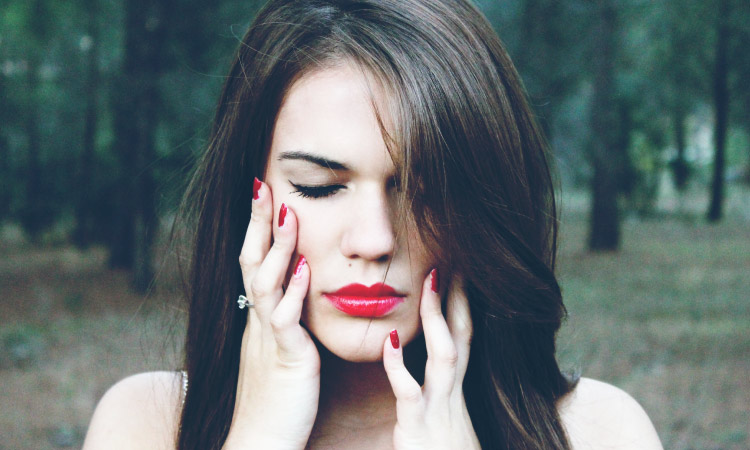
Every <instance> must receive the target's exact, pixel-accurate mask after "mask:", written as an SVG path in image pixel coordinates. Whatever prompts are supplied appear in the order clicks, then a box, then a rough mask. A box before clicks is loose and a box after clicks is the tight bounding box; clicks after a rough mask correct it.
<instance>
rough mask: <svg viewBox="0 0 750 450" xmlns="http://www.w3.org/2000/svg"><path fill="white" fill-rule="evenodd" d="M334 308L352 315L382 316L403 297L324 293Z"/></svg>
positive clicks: (400, 301) (401, 300) (399, 302)
mask: <svg viewBox="0 0 750 450" xmlns="http://www.w3.org/2000/svg"><path fill="white" fill-rule="evenodd" d="M325 297H326V298H327V299H328V301H330V302H331V303H332V304H333V306H334V307H336V309H338V310H339V311H341V312H343V313H344V314H348V315H350V316H354V317H383V316H385V315H386V314H388V313H390V312H391V311H393V310H394V309H396V307H397V306H398V305H399V304H401V303H403V301H404V298H403V297H352V296H340V295H333V294H325Z"/></svg>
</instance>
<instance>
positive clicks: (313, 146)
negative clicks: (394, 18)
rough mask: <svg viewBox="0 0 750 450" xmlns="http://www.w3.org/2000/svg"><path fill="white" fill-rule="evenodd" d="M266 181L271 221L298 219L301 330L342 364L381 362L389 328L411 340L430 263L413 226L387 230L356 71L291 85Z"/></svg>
mask: <svg viewBox="0 0 750 450" xmlns="http://www.w3.org/2000/svg"><path fill="white" fill-rule="evenodd" d="M375 95H376V97H375V101H376V102H377V103H378V105H383V106H384V105H385V102H384V99H383V98H382V96H381V97H380V98H379V97H378V95H377V94H375ZM380 109H381V117H382V119H383V121H384V123H389V122H388V120H389V118H388V117H387V116H385V117H384V116H383V113H384V112H385V111H386V108H380ZM265 178H266V179H265V181H266V183H267V184H268V185H269V186H270V188H271V191H272V193H273V202H274V209H275V214H276V216H278V212H279V207H280V206H281V204H282V203H285V204H286V205H287V206H289V207H290V208H291V209H292V210H294V212H295V213H296V215H297V218H298V223H299V231H298V238H297V254H302V255H304V256H305V258H306V259H307V262H308V264H309V267H310V271H311V279H310V288H309V290H308V296H307V299H306V300H305V305H304V309H303V312H302V321H303V323H304V324H305V325H306V326H307V328H308V330H310V331H311V332H312V333H313V334H314V335H315V336H316V337H317V339H318V340H319V341H320V342H321V343H322V344H323V345H324V346H325V347H326V348H327V349H328V350H330V351H331V352H332V353H333V354H335V355H337V356H339V357H340V358H343V359H346V360H349V361H359V362H363V361H377V360H378V359H380V358H381V357H382V348H383V342H384V340H385V339H386V337H387V336H388V333H389V332H390V331H391V330H392V329H394V328H396V329H398V332H399V336H400V338H401V341H402V342H403V343H408V342H409V341H411V340H412V339H413V338H414V336H415V335H417V333H419V332H420V329H421V327H420V321H419V302H420V298H421V288H422V282H423V280H424V279H425V277H426V276H427V274H428V273H429V271H430V270H431V269H432V267H433V265H434V263H435V262H434V261H432V260H431V258H430V257H429V256H428V254H427V252H426V251H425V249H424V248H423V245H422V244H421V243H420V239H419V236H418V232H417V230H416V228H415V227H414V226H413V225H407V226H405V227H402V228H407V229H400V230H396V229H394V227H396V226H397V217H396V215H395V206H396V201H397V192H396V189H397V188H396V182H395V179H396V173H395V168H394V165H393V162H392V160H391V158H390V155H389V153H388V151H387V149H386V145H385V142H384V141H383V137H382V135H381V131H380V127H379V126H378V120H377V117H376V115H375V111H374V110H373V107H372V98H371V94H370V91H369V90H368V85H367V81H366V79H365V77H364V76H363V75H362V73H361V72H360V71H358V70H357V69H356V68H354V67H352V66H349V65H341V66H340V67H335V68H331V69H321V70H320V71H316V72H313V73H310V74H307V75H305V76H303V77H302V78H300V79H299V80H298V81H297V82H295V83H294V84H293V85H292V87H291V88H290V90H289V92H288V94H287V96H286V99H285V100H284V103H283V105H282V107H281V110H280V111H279V115H278V118H277V121H276V124H275V128H274V133H273V140H272V143H271V152H270V155H269V159H268V166H267V168H266V174H265ZM275 220H276V218H275ZM403 223H404V224H412V223H413V222H412V221H411V220H405V221H403ZM293 262H294V261H293ZM378 283H385V285H387V286H382V285H378ZM353 284H358V285H361V286H351V285H353ZM373 285H375V286H373ZM345 287H346V289H342V288H345ZM366 288H371V289H369V290H368V289H366ZM389 288H392V290H391V289H389Z"/></svg>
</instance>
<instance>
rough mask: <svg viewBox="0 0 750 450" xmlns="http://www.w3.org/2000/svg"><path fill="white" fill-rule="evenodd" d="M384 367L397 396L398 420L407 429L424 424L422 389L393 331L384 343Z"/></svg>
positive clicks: (396, 334) (396, 332)
mask: <svg viewBox="0 0 750 450" xmlns="http://www.w3.org/2000/svg"><path fill="white" fill-rule="evenodd" d="M383 367H385V373H386V375H388V381H389V382H390V383H391V389H393V394H394V395H395V396H396V419H397V420H398V423H399V424H400V425H401V426H402V427H405V428H410V429H414V428H415V427H418V426H421V425H422V424H423V423H424V401H423V396H422V388H421V387H420V386H419V383H417V380H415V379H414V377H412V376H411V374H410V373H409V371H408V370H407V369H406V366H404V354H403V348H402V347H401V345H400V343H399V339H398V331H396V330H393V331H391V334H390V336H388V337H387V338H386V339H385V342H384V343H383Z"/></svg>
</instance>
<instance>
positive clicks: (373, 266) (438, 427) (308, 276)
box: [227, 65, 478, 449]
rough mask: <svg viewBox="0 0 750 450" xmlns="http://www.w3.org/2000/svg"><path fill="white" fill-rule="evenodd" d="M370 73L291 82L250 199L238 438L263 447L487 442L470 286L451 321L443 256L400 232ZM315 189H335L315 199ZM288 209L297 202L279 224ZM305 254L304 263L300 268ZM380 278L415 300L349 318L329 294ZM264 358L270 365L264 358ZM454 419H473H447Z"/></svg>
mask: <svg viewBox="0 0 750 450" xmlns="http://www.w3.org/2000/svg"><path fill="white" fill-rule="evenodd" d="M366 81H367V80H366V79H365V77H364V76H363V75H362V74H361V73H360V72H358V71H357V69H356V68H354V67H352V66H349V65H341V66H339V67H336V68H332V69H326V70H321V71H319V72H314V73H312V74H308V75H307V76H304V77H302V78H301V79H300V80H299V81H298V82H297V83H295V84H294V85H293V86H292V87H291V89H290V91H289V93H288V95H287V97H286V99H285V101H284V103H283V105H282V108H281V110H280V112H279V115H278V118H277V122H276V126H275V129H274V135H273V140H272V146H271V152H270V155H269V163H268V167H267V170H266V177H265V178H266V180H267V181H266V183H264V184H262V185H261V187H260V189H259V191H258V198H257V199H256V200H255V201H254V202H253V217H254V221H255V223H253V222H251V224H250V227H249V229H248V234H247V239H246V241H245V245H244V247H243V251H242V255H241V257H240V263H241V266H242V269H243V277H244V280H245V284H246V287H248V286H249V292H251V293H252V297H253V298H254V300H255V304H256V306H255V308H252V309H251V310H250V312H249V314H250V323H249V331H246V336H248V338H247V340H246V343H245V345H246V346H247V348H248V351H247V353H250V354H252V355H254V356H253V357H250V358H244V356H243V361H242V362H241V363H240V378H241V380H240V384H239V387H238V390H239V392H240V394H239V401H238V402H237V406H236V408H235V416H234V419H233V424H232V428H231V429H230V435H229V439H228V441H227V448H233V447H234V446H235V445H236V446H237V447H240V446H242V445H244V444H247V443H251V442H252V443H254V442H257V437H258V436H260V435H263V436H264V437H265V438H267V439H268V441H266V442H265V443H264V445H267V446H274V447H277V448H278V447H283V448H301V447H304V446H308V447H309V448H315V447H317V446H330V445H331V444H332V443H336V444H337V445H342V444H344V443H345V444H346V446H347V447H349V448H353V447H360V446H363V447H370V446H372V445H373V443H374V442H378V443H380V445H383V446H393V447H395V448H401V449H408V448H424V446H430V448H441V447H445V448H456V447H457V446H460V447H461V448H478V442H477V439H476V436H475V434H474V431H473V428H472V427H471V422H470V420H469V419H468V412H467V411H466V406H465V402H464V401H463V394H462V392H461V381H462V380H463V374H464V373H465V370H466V362H467V361H468V353H469V340H470V337H471V324H470V320H469V314H468V304H467V301H466V298H465V297H464V296H463V295H462V294H461V292H460V289H454V290H452V291H451V292H450V293H449V300H448V317H449V319H448V321H447V322H446V319H445V317H444V316H443V314H442V311H441V296H440V292H439V289H438V290H433V289H432V286H433V284H435V285H437V284H438V283H437V282H436V281H435V282H433V279H432V277H433V276H435V277H437V276H438V275H432V274H430V272H431V269H432V268H433V267H434V266H435V265H436V262H435V261H432V260H431V259H430V257H429V255H428V252H426V251H425V249H424V247H423V246H422V245H421V244H420V242H419V238H418V235H417V233H416V232H414V231H411V232H406V233H396V232H395V231H394V225H393V224H394V223H395V218H394V215H393V210H394V206H395V195H394V191H395V183H394V181H393V180H394V178H395V175H396V174H395V169H394V166H393V163H392V162H391V160H390V157H389V154H388V151H387V148H386V146H385V143H384V141H383V138H382V135H381V133H380V128H379V127H378V122H377V118H376V116H375V113H374V111H373V107H372V103H371V99H370V94H369V90H368V85H367V83H366ZM382 100H384V99H382V98H379V99H376V101H377V102H378V103H380V104H382V103H383V101H382ZM322 159H324V160H326V161H327V162H326V163H320V160H322ZM311 160H313V161H318V162H317V163H316V162H311ZM300 186H305V187H300ZM311 186H312V188H311ZM332 187H333V188H332ZM311 189H313V191H311ZM314 189H318V190H320V189H327V191H326V192H327V194H329V195H326V196H325V197H320V198H310V197H309V195H310V193H311V192H315V191H314ZM300 194H302V195H300ZM271 195H273V201H271V199H270V197H271ZM305 195H307V197H306V196H305ZM270 205H273V209H272V211H273V214H274V216H273V220H272V224H273V245H270V242H271V240H270V236H269V231H270V230H269V229H268V228H269V227H268V226H267V225H268V223H267V221H268V218H269V216H270V214H269V206H270ZM282 205H284V206H285V207H286V208H287V210H286V211H287V212H286V213H285V219H284V221H283V226H280V220H279V215H280V214H281V213H280V211H281V209H282ZM269 245H270V248H269ZM267 248H268V250H267ZM263 254H265V255H266V256H265V258H264V259H263V260H261V255H263ZM299 255H304V256H305V260H304V261H305V263H303V264H302V265H299V266H298V268H296V269H295V273H296V274H297V275H293V276H291V277H289V275H288V273H289V268H290V262H292V261H301V257H300V256H299ZM298 264H299V263H298ZM284 274H286V278H285V277H284ZM428 274H430V275H428ZM383 280H385V282H386V283H388V284H389V285H391V286H393V287H394V288H395V289H396V290H397V291H398V292H400V293H402V294H404V295H405V301H404V302H403V303H401V304H400V305H399V306H398V307H397V308H396V309H395V310H393V311H392V312H390V313H389V314H387V315H386V316H383V317H380V318H361V317H351V316H348V315H346V314H344V313H342V312H340V311H338V310H336V309H335V308H334V307H333V306H332V305H331V303H330V302H329V301H328V300H326V299H325V297H324V296H323V294H324V293H326V292H334V291H336V290H338V289H339V288H340V287H342V286H345V285H347V284H350V283H353V282H358V283H362V284H365V285H370V284H373V283H376V282H380V281H383ZM284 285H286V290H285V291H284V290H283V289H282V286H284ZM279 297H281V298H280V299H279ZM300 320H301V321H302V323H303V324H304V325H306V329H303V328H302V326H300ZM265 322H268V323H270V324H271V326H270V327H266V326H264V323H265ZM449 323H450V324H451V326H449ZM264 329H270V331H271V334H264V333H263V330H264ZM394 329H396V330H398V333H399V335H400V339H401V346H398V347H397V348H394V347H393V345H392V344H391V340H390V338H389V333H390V332H391V330H394ZM420 329H423V330H424V334H425V340H426V342H427V347H428V362H427V367H426V373H425V384H424V386H423V387H420V386H419V384H417V382H416V381H415V380H414V378H412V377H411V375H410V374H409V372H408V371H407V370H406V368H405V367H404V364H403V355H402V345H405V344H408V342H410V341H411V340H412V339H413V338H414V336H416V335H417V333H418V332H419V331H420ZM253 330H257V331H255V332H254V331H253ZM308 330H309V332H311V333H312V334H313V335H314V336H315V337H316V338H317V340H318V341H319V342H320V344H321V345H322V346H323V347H325V348H326V350H327V351H328V352H330V353H331V357H330V358H329V360H328V361H327V364H329V365H330V366H335V369H334V368H333V367H328V369H329V370H326V371H324V372H322V375H324V377H321V371H320V357H319V355H317V354H315V351H314V350H315V345H314V343H313V341H312V339H311V337H310V335H309V334H308ZM254 333H257V334H254ZM264 340H268V341H275V344H276V354H277V355H278V353H279V352H281V357H280V358H278V359H279V360H280V361H277V362H276V363H274V362H273V359H274V355H273V352H271V353H268V354H264V353H263V351H262V348H263V344H262V343H263V341H264ZM272 346H273V345H271V347H272ZM258 348H260V349H259V350H258ZM253 349H256V350H253ZM243 351H244V350H243ZM264 359H265V360H266V361H267V362H268V365H264V364H258V363H257V362H258V361H259V360H264ZM381 361H382V362H381ZM290 379H291V380H293V382H288V380H290ZM245 380H253V382H254V383H256V385H257V382H258V380H264V383H263V385H264V386H266V387H267V388H266V389H263V392H258V389H253V390H250V389H244V381H245ZM278 380H282V381H281V382H280V381H278ZM316 381H317V382H318V383H319V386H316V385H315V384H316ZM248 383H249V381H248ZM243 393H245V394H243ZM279 398H287V399H288V400H289V402H290V403H288V404H294V405H295V411H294V415H293V417H290V416H291V415H290V414H289V413H288V412H279V414H278V416H277V415H275V414H273V413H269V410H273V406H272V405H274V404H278V403H279V402H278V399H279ZM300 400H302V402H300ZM282 404H287V403H285V402H282ZM277 409H278V408H277ZM445 413H450V414H445ZM456 417H463V418H464V420H449V419H455V418H456ZM236 424H240V425H239V426H236ZM287 444H288V445H287Z"/></svg>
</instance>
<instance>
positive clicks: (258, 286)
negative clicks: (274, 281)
mask: <svg viewBox="0 0 750 450" xmlns="http://www.w3.org/2000/svg"><path fill="white" fill-rule="evenodd" d="M270 292H271V290H270V289H269V286H267V285H266V284H265V283H263V282H262V281H261V279H260V278H258V277H255V278H253V281H251V282H250V293H251V294H252V296H253V298H263V297H266V296H268V294H269V293H270Z"/></svg>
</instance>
